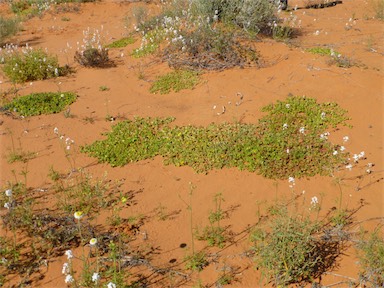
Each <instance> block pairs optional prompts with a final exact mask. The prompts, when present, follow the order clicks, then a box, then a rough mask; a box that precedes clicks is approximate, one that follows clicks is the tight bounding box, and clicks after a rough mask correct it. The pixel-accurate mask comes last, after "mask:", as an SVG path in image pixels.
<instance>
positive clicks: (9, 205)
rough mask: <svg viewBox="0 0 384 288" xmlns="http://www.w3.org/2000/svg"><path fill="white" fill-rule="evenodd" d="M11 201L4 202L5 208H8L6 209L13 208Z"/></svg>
mask: <svg viewBox="0 0 384 288" xmlns="http://www.w3.org/2000/svg"><path fill="white" fill-rule="evenodd" d="M11 206H12V205H11V203H9V202H5V203H4V208H6V209H11Z"/></svg>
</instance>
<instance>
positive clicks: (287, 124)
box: [82, 97, 348, 179]
mask: <svg viewBox="0 0 384 288" xmlns="http://www.w3.org/2000/svg"><path fill="white" fill-rule="evenodd" d="M263 111H264V112H266V113H267V115H265V116H264V117H263V118H261V119H260V120H259V123H258V124H257V125H254V124H240V123H235V124H228V123H224V124H211V125H209V126H208V127H195V126H184V127H178V126H176V127H172V128H171V127H170V126H169V125H168V124H169V123H170V122H172V121H173V119H172V118H165V119H158V118H156V119H143V118H136V119H135V120H134V121H125V122H121V123H119V124H117V125H115V126H114V127H113V128H112V131H111V132H110V133H107V139H106V140H103V141H96V142H95V143H93V144H91V145H86V146H84V147H82V152H86V153H88V154H89V155H91V156H93V157H97V158H98V159H99V161H102V162H108V163H110V164H111V165H112V166H120V165H125V164H127V163H129V162H135V161H139V160H143V159H148V158H153V157H155V156H157V155H161V156H163V157H164V158H165V159H164V163H165V164H174V165H176V166H183V165H189V166H191V167H193V168H194V169H195V170H196V171H199V172H207V171H209V170H211V169H221V168H223V167H238V168H239V169H247V170H249V171H257V172H259V173H260V174H261V175H263V176H265V177H268V178H278V179H287V178H288V177H305V176H314V175H317V174H320V175H331V174H332V173H333V172H334V171H335V169H337V168H338V167H339V166H341V165H343V164H345V162H346V159H347V155H348V153H347V152H345V149H344V148H342V146H340V145H335V144H332V143H331V142H329V141H328V136H329V134H330V133H329V131H328V129H331V128H333V129H336V128H337V127H338V126H340V125H345V126H347V124H346V121H347V120H348V117H347V116H346V111H345V110H343V109H342V108H340V107H339V106H338V105H337V104H335V103H323V104H318V103H317V102H316V100H315V99H311V98H306V97H289V98H288V99H287V100H286V101H278V102H277V103H276V104H271V105H268V106H266V107H264V108H263Z"/></svg>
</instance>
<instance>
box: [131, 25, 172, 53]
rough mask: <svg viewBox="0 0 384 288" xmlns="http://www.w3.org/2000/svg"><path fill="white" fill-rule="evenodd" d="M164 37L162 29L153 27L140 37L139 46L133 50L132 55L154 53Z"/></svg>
mask: <svg viewBox="0 0 384 288" xmlns="http://www.w3.org/2000/svg"><path fill="white" fill-rule="evenodd" d="M164 38H165V33H164V30H163V29H154V30H151V31H149V32H147V33H146V34H145V35H144V36H143V38H142V39H141V45H140V47H139V48H137V49H134V50H133V52H132V57H134V58H141V57H145V56H147V55H150V54H154V53H155V52H156V51H157V50H158V49H159V47H160V43H161V42H162V41H163V40H164Z"/></svg>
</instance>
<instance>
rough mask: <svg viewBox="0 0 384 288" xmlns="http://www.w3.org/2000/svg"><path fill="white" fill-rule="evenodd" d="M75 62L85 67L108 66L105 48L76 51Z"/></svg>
mask: <svg viewBox="0 0 384 288" xmlns="http://www.w3.org/2000/svg"><path fill="white" fill-rule="evenodd" d="M75 60H76V61H77V62H78V63H79V64H80V65H82V66H85V67H102V66H105V65H106V64H108V62H109V57H108V50H107V49H106V48H100V49H98V48H93V47H90V48H87V49H85V50H84V51H81V52H79V51H76V53H75Z"/></svg>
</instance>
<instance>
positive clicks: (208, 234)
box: [196, 193, 228, 248]
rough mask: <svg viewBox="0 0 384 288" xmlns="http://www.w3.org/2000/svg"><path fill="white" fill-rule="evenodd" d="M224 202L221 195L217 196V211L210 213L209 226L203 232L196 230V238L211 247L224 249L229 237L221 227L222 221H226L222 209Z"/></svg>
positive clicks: (215, 199)
mask: <svg viewBox="0 0 384 288" xmlns="http://www.w3.org/2000/svg"><path fill="white" fill-rule="evenodd" d="M223 201H224V198H223V195H222V194H221V193H219V194H216V195H215V197H214V202H215V211H211V212H210V213H209V217H208V219H209V223H210V225H209V226H206V227H204V228H203V230H202V231H199V229H197V230H196V238H197V239H198V240H205V241H207V243H208V245H209V246H217V247H219V248H223V247H224V245H225V242H226V241H227V238H228V237H227V235H225V228H224V227H222V226H221V225H220V221H221V220H222V219H224V216H225V215H224V211H223V209H222V208H221V204H222V202H223Z"/></svg>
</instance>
